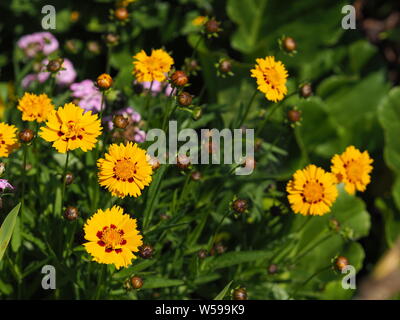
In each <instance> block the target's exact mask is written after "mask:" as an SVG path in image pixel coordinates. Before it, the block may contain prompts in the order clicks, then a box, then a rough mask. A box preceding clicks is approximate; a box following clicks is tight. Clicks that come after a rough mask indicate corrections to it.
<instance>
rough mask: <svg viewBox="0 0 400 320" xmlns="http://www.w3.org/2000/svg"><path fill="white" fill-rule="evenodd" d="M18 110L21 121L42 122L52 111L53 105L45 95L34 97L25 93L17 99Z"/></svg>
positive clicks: (34, 95) (32, 94)
mask: <svg viewBox="0 0 400 320" xmlns="http://www.w3.org/2000/svg"><path fill="white" fill-rule="evenodd" d="M18 110H20V111H22V120H24V121H35V120H36V121H37V122H43V121H46V120H47V117H48V116H49V114H50V112H51V111H53V110H54V105H53V104H52V103H51V99H50V98H49V97H48V96H47V94H45V93H42V94H40V95H36V94H34V93H28V92H25V94H24V96H23V97H22V98H21V99H19V103H18Z"/></svg>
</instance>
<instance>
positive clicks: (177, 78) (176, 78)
mask: <svg viewBox="0 0 400 320" xmlns="http://www.w3.org/2000/svg"><path fill="white" fill-rule="evenodd" d="M171 81H172V84H173V85H174V86H176V87H183V86H185V85H186V84H187V83H188V82H189V78H188V76H187V75H186V73H185V72H183V71H180V70H178V71H175V72H174V73H173V74H172V75H171Z"/></svg>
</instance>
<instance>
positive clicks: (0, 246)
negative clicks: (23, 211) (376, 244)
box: [0, 203, 21, 261]
mask: <svg viewBox="0 0 400 320" xmlns="http://www.w3.org/2000/svg"><path fill="white" fill-rule="evenodd" d="M20 208H21V203H18V204H17V205H16V206H15V207H14V209H12V210H11V211H10V213H9V214H8V215H7V217H6V218H5V220H4V221H3V224H2V225H1V227H0V261H1V260H2V258H3V255H4V252H5V251H6V249H7V246H8V243H9V242H10V239H11V236H12V234H13V231H14V227H15V223H16V220H17V216H18V212H19V209H20Z"/></svg>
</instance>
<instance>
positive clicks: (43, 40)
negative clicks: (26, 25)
mask: <svg viewBox="0 0 400 320" xmlns="http://www.w3.org/2000/svg"><path fill="white" fill-rule="evenodd" d="M17 44H18V47H19V48H21V49H22V50H23V51H24V53H25V55H26V56H27V57H29V58H33V57H35V56H36V55H37V54H38V53H42V54H44V55H45V56H48V55H49V54H51V53H53V52H54V51H56V50H57V49H58V41H57V39H56V38H55V37H54V36H53V35H52V34H51V33H50V32H35V33H32V34H28V35H25V36H23V37H21V38H20V39H19V40H18V43H17Z"/></svg>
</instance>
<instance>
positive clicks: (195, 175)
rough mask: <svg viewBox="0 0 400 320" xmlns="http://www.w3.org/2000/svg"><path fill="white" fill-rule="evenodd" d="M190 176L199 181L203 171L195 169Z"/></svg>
mask: <svg viewBox="0 0 400 320" xmlns="http://www.w3.org/2000/svg"><path fill="white" fill-rule="evenodd" d="M190 177H191V178H192V180H194V181H199V180H200V179H201V173H200V171H195V172H193V173H192V175H191V176H190Z"/></svg>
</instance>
